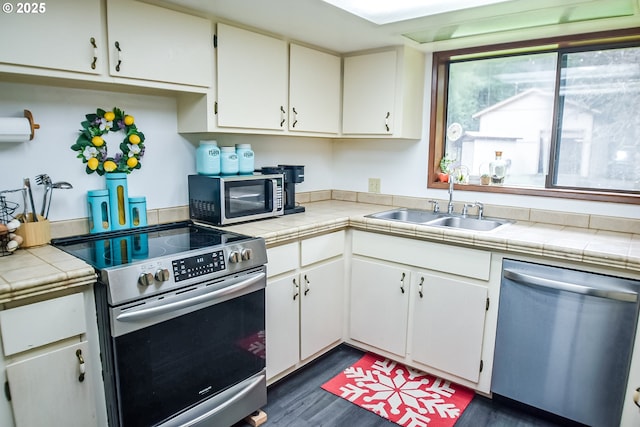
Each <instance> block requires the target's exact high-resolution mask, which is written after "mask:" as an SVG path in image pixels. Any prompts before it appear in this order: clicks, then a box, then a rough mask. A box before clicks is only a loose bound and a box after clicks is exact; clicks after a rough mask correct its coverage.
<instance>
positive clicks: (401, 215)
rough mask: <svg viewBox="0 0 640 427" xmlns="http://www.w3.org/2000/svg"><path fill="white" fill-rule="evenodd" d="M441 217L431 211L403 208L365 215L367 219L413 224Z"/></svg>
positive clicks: (441, 215) (439, 214)
mask: <svg viewBox="0 0 640 427" xmlns="http://www.w3.org/2000/svg"><path fill="white" fill-rule="evenodd" d="M443 216H444V215H443V214H441V213H434V212H432V211H426V210H422V209H405V208H402V209H393V210H390V211H384V212H378V213H374V214H371V215H366V217H367V218H377V219H388V220H391V221H401V222H411V223H413V224H423V223H425V222H428V221H432V220H434V219H437V218H441V217H443Z"/></svg>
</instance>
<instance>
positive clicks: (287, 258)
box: [267, 242, 300, 277]
mask: <svg viewBox="0 0 640 427" xmlns="http://www.w3.org/2000/svg"><path fill="white" fill-rule="evenodd" d="M267 260H268V262H267V277H271V276H277V275H278V274H281V273H284V272H287V271H292V270H295V269H296V268H298V264H299V263H300V254H299V252H298V243H297V242H295V243H288V244H286V245H282V246H275V247H273V248H269V249H267Z"/></svg>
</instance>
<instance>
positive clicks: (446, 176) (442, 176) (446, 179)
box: [438, 172, 449, 182]
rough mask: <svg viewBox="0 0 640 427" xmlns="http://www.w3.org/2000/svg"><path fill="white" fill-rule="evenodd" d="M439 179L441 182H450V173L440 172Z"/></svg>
mask: <svg viewBox="0 0 640 427" xmlns="http://www.w3.org/2000/svg"><path fill="white" fill-rule="evenodd" d="M438 181H440V182H449V174H447V173H442V172H440V173H439V174H438Z"/></svg>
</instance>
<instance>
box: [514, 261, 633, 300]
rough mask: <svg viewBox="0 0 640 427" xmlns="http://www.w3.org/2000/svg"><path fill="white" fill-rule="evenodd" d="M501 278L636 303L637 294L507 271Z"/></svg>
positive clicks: (529, 284) (522, 283)
mask: <svg viewBox="0 0 640 427" xmlns="http://www.w3.org/2000/svg"><path fill="white" fill-rule="evenodd" d="M502 276H503V277H504V278H506V279H509V280H513V281H514V282H516V283H520V284H521V285H525V286H535V287H539V288H549V289H556V290H559V291H566V292H573V293H575V294H581V295H587V296H592V297H599V298H607V299H612V300H616V301H624V302H633V303H635V302H637V301H638V294H637V293H636V292H624V291H620V290H607V289H597V288H593V287H591V286H584V285H578V284H575V283H569V282H563V281H560V280H553V279H546V278H543V277H538V276H532V275H530V274H525V273H520V272H516V271H513V270H509V269H504V270H503V272H502Z"/></svg>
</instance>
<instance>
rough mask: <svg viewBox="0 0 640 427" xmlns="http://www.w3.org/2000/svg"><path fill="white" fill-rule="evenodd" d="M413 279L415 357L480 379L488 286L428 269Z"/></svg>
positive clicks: (442, 368)
mask: <svg viewBox="0 0 640 427" xmlns="http://www.w3.org/2000/svg"><path fill="white" fill-rule="evenodd" d="M414 280H415V283H414V285H415V286H414V287H413V288H412V292H413V295H412V299H413V301H414V306H413V308H414V310H413V324H412V327H413V334H412V349H411V356H412V358H413V360H415V361H418V362H420V363H424V364H425V365H429V366H432V367H434V368H436V369H440V370H443V371H446V372H449V373H451V374H454V375H457V376H459V377H462V378H465V379H468V380H469V381H473V382H478V378H479V376H480V359H481V353H482V338H483V334H484V320H485V313H486V301H487V288H486V287H484V286H479V285H474V284H471V283H468V282H463V281H460V280H456V279H449V278H443V277H439V276H435V275H432V274H428V273H418V274H416V276H415V279H414ZM420 292H421V293H422V295H420Z"/></svg>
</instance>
